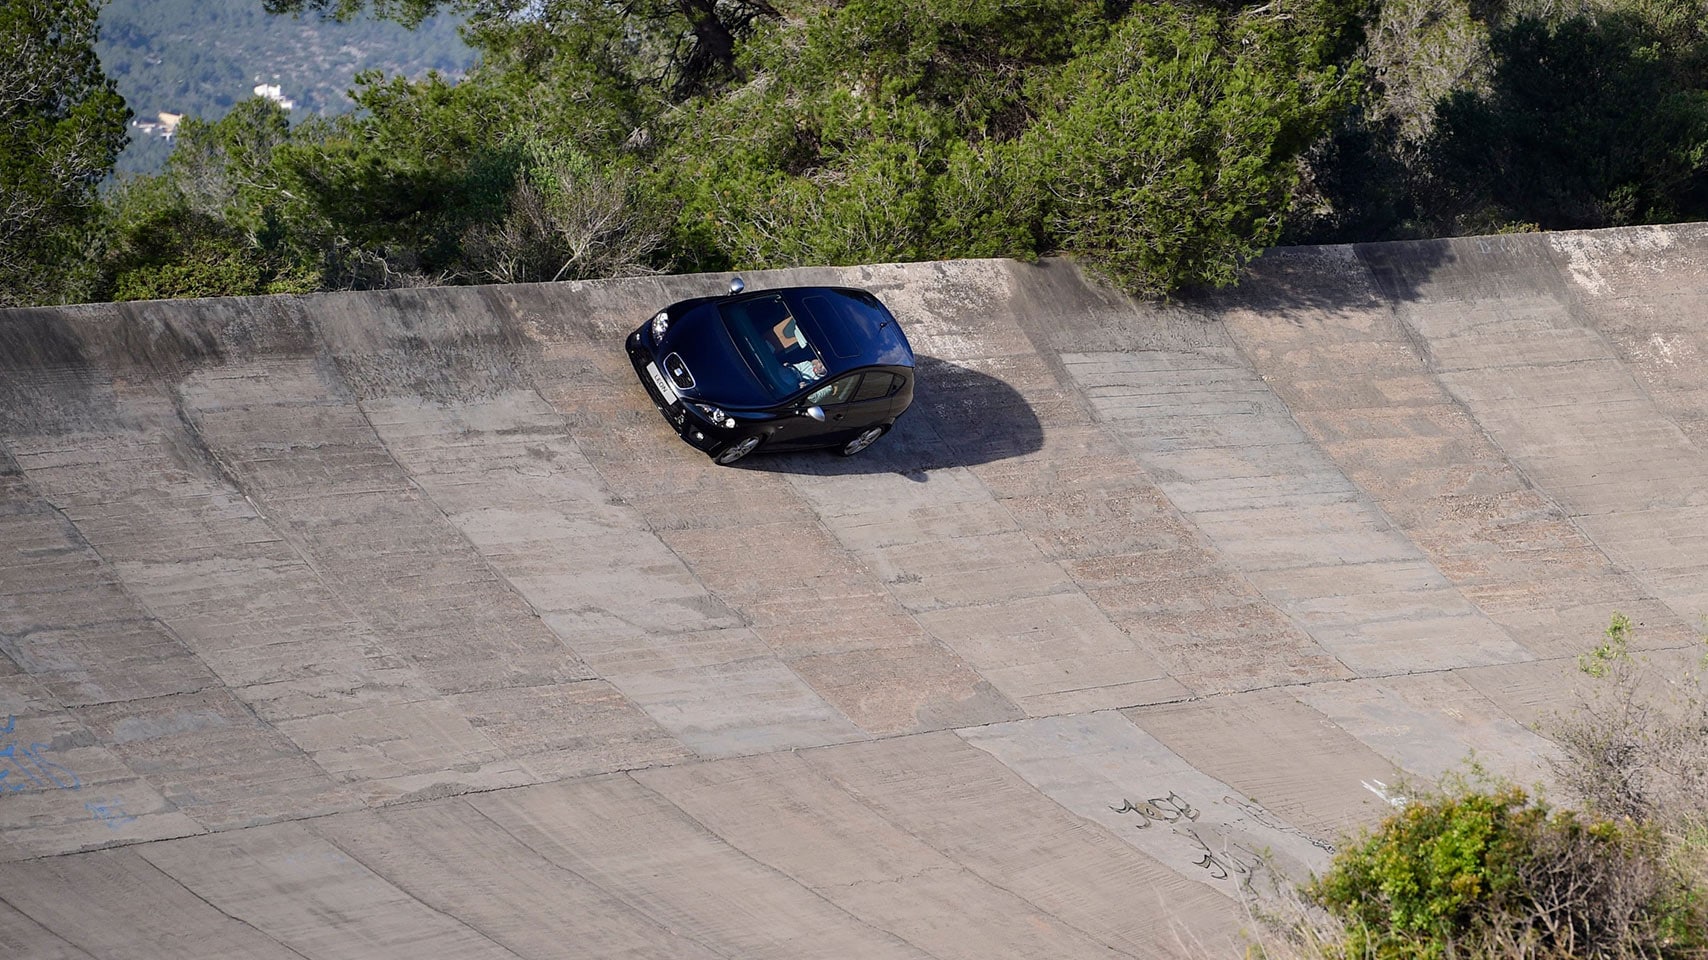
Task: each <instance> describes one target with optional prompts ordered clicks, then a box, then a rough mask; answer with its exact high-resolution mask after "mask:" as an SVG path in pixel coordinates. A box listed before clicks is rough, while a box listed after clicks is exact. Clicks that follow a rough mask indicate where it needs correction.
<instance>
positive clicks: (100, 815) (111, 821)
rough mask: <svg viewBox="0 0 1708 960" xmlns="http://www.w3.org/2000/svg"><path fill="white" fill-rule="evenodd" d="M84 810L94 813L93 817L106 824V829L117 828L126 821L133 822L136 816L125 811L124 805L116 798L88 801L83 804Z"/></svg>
mask: <svg viewBox="0 0 1708 960" xmlns="http://www.w3.org/2000/svg"><path fill="white" fill-rule="evenodd" d="M83 808H84V809H85V810H88V811H89V812H90V813H92V814H94V815H95V819H97V820H99V821H101V822H102V823H104V824H106V825H107V829H108V830H117V829H118V828H120V827H122V826H124V825H125V824H127V823H135V822H136V817H134V816H131V815H130V814H128V813H126V812H125V805H124V804H123V803H121V802H119V801H117V800H111V799H109V800H104V801H101V802H98V803H97V802H96V801H93V800H91V801H89V802H88V803H85V804H84V805H83Z"/></svg>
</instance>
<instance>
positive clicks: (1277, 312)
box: [1179, 234, 1550, 325]
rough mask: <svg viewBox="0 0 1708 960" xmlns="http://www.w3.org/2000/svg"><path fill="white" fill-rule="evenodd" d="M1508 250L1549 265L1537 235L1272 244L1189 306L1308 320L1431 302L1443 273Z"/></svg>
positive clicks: (1189, 297)
mask: <svg viewBox="0 0 1708 960" xmlns="http://www.w3.org/2000/svg"><path fill="white" fill-rule="evenodd" d="M1491 244H1492V245H1494V246H1498V247H1500V248H1502V250H1503V251H1504V252H1506V253H1507V254H1509V255H1516V256H1518V257H1520V258H1522V259H1535V260H1538V261H1539V263H1538V265H1541V264H1542V263H1548V262H1550V260H1549V257H1550V254H1549V251H1548V247H1547V241H1546V239H1545V238H1543V237H1540V236H1537V235H1534V234H1532V235H1524V236H1517V235H1515V236H1502V237H1471V238H1463V239H1457V240H1404V241H1395V242H1392V243H1364V244H1357V245H1352V246H1347V245H1334V246H1309V247H1272V248H1270V249H1269V250H1267V251H1265V252H1264V253H1263V255H1262V256H1260V257H1258V258H1257V259H1255V260H1253V261H1252V262H1251V263H1249V264H1247V265H1246V268H1245V271H1244V273H1243V274H1242V275H1241V277H1240V280H1239V282H1238V283H1236V284H1235V285H1233V286H1231V287H1226V288H1223V289H1219V290H1211V289H1199V290H1188V291H1183V292H1182V293H1181V294H1180V297H1179V300H1180V303H1181V305H1182V306H1184V307H1186V308H1188V309H1190V310H1193V311H1195V312H1198V313H1199V314H1200V315H1201V316H1203V317H1205V318H1207V319H1213V318H1215V317H1216V316H1217V315H1219V314H1221V313H1224V312H1227V311H1230V310H1245V311H1251V312H1255V313H1261V314H1266V315H1269V316H1278V317H1282V318H1285V319H1287V320H1289V321H1291V322H1293V323H1295V324H1299V325H1303V324H1305V323H1308V322H1309V321H1310V320H1311V319H1312V318H1320V317H1322V316H1325V315H1326V316H1331V317H1333V316H1345V315H1349V314H1355V313H1360V312H1363V311H1368V310H1371V309H1380V308H1381V307H1383V306H1384V305H1392V304H1396V303H1405V302H1410V301H1415V300H1421V299H1424V298H1425V296H1426V291H1427V289H1428V288H1429V286H1430V285H1431V284H1432V283H1434V282H1436V280H1437V279H1438V278H1439V275H1440V274H1441V273H1442V272H1443V271H1452V270H1453V268H1454V265H1455V264H1458V263H1460V262H1462V261H1463V260H1464V259H1465V258H1466V257H1467V256H1468V255H1474V256H1475V257H1477V258H1478V259H1479V260H1481V259H1482V258H1483V257H1484V256H1486V255H1487V254H1488V253H1489V252H1490V251H1489V249H1488V248H1489V247H1490V245H1491Z"/></svg>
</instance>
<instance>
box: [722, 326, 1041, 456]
mask: <svg viewBox="0 0 1708 960" xmlns="http://www.w3.org/2000/svg"><path fill="white" fill-rule="evenodd" d="M914 371H915V375H916V377H917V381H916V383H915V385H914V394H913V405H912V406H911V407H909V408H908V410H907V412H906V413H905V414H903V415H902V417H901V419H900V420H897V421H896V425H895V427H894V429H892V430H890V432H889V433H887V434H885V435H884V437H883V439H881V440H879V441H878V442H877V443H875V444H873V445H872V446H871V447H870V448H868V449H867V450H866V451H864V452H863V453H860V454H857V455H855V456H852V457H841V456H837V454H836V452H835V451H834V450H807V451H803V452H800V453H779V454H758V455H755V456H752V457H748V458H747V459H746V460H743V461H741V462H740V463H737V464H736V465H735V466H734V468H733V469H738V470H757V471H763V472H767V473H798V474H807V475H815V476H847V475H858V474H879V473H895V474H900V475H902V476H904V477H907V478H909V479H911V480H916V481H918V482H920V483H925V482H928V481H929V479H930V471H932V470H941V469H945V468H948V467H968V466H974V465H976V464H981V463H991V462H993V461H996V460H1005V459H1008V458H1009V457H1018V456H1023V455H1025V454H1028V453H1032V452H1033V451H1036V450H1037V449H1039V448H1040V447H1042V446H1043V445H1044V428H1043V425H1042V424H1040V423H1039V422H1038V417H1037V414H1035V413H1034V412H1033V411H1032V405H1031V404H1029V403H1027V402H1026V398H1025V397H1023V396H1021V395H1020V391H1018V390H1016V389H1014V388H1013V387H1011V386H1009V385H1008V384H1007V383H1005V382H1004V381H1002V380H999V379H997V378H996V377H993V376H991V375H989V374H986V373H981V372H979V371H977V370H973V369H971V368H969V367H963V366H961V365H960V364H958V363H951V362H949V361H947V360H940V359H938V358H936V357H925V356H920V357H915V359H914Z"/></svg>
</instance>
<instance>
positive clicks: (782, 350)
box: [718, 297, 824, 399]
mask: <svg viewBox="0 0 1708 960" xmlns="http://www.w3.org/2000/svg"><path fill="white" fill-rule="evenodd" d="M718 310H719V312H720V313H722V314H723V319H724V326H725V327H726V328H727V329H728V330H729V336H730V339H731V340H733V341H735V346H736V349H737V350H740V351H741V356H742V359H744V360H746V361H747V365H748V367H749V368H751V369H752V370H753V373H754V375H755V376H756V377H758V378H759V381H760V382H761V383H763V384H764V385H765V387H766V389H767V390H769V391H770V392H771V395H772V396H773V397H776V398H778V399H781V398H783V397H785V396H788V395H789V394H791V393H794V392H795V391H796V390H799V389H800V388H801V387H804V386H806V385H807V384H809V383H812V382H814V381H816V380H819V379H820V378H822V377H823V376H824V360H823V359H822V358H820V356H819V353H818V350H817V349H816V348H815V347H814V346H813V345H812V344H810V343H808V342H807V337H806V334H805V333H804V332H803V331H802V330H801V329H800V327H798V326H796V324H795V318H794V317H793V316H792V315H791V314H790V313H789V308H788V306H787V305H785V304H784V303H783V301H782V298H780V297H760V298H758V299H755V300H743V301H741V302H739V303H726V304H723V305H722V306H721V307H719V308H718Z"/></svg>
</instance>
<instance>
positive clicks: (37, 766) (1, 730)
mask: <svg viewBox="0 0 1708 960" xmlns="http://www.w3.org/2000/svg"><path fill="white" fill-rule="evenodd" d="M17 723H18V718H17V717H16V716H9V717H7V718H6V725H5V726H4V727H0V793H20V792H22V791H24V790H28V789H30V788H32V787H34V788H36V789H38V790H47V789H50V788H55V787H57V788H58V789H60V790H76V789H78V788H79V787H81V786H83V783H82V781H80V780H78V779H77V774H75V773H72V772H71V771H70V770H67V769H66V768H64V767H63V766H60V765H59V764H57V763H54V762H53V761H52V760H48V759H46V758H45V757H43V756H42V751H43V750H44V749H47V748H48V745H47V744H45V743H31V744H24V743H21V742H18V741H15V740H13V739H12V730H13V728H14V727H15V726H16V725H17ZM17 774H22V775H23V776H16V775H17Z"/></svg>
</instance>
